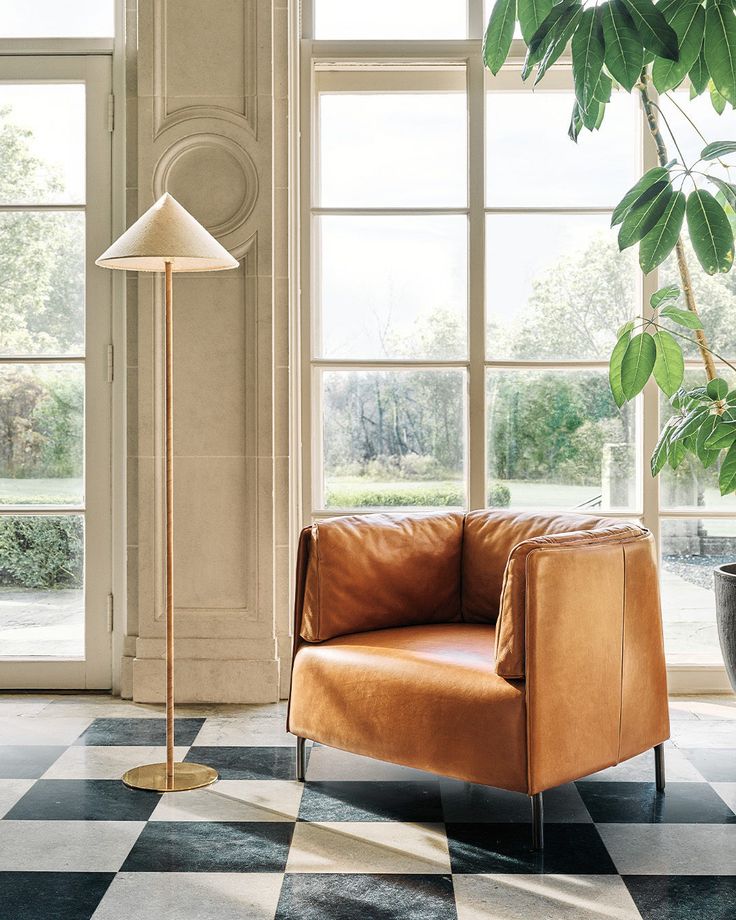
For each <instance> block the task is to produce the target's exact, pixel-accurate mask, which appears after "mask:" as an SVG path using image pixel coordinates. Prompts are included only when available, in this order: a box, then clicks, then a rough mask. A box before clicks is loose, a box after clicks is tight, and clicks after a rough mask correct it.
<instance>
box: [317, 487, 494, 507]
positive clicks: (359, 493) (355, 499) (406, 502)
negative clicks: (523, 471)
mask: <svg viewBox="0 0 736 920" xmlns="http://www.w3.org/2000/svg"><path fill="white" fill-rule="evenodd" d="M510 501H511V493H510V492H509V490H508V488H507V487H506V486H505V485H504V484H503V483H501V482H493V483H491V486H490V504H491V505H492V506H493V507H495V508H506V507H508V505H509V502H510ZM464 503H465V488H464V485H463V483H462V482H416V483H410V482H397V483H393V482H391V483H389V482H387V483H375V482H371V483H362V482H354V483H340V484H339V485H336V486H331V487H330V488H328V489H327V492H326V495H325V504H326V506H327V507H328V508H404V507H408V508H446V507H458V506H460V507H461V506H462V505H463V504H464Z"/></svg>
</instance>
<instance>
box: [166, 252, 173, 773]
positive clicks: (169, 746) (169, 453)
mask: <svg viewBox="0 0 736 920" xmlns="http://www.w3.org/2000/svg"><path fill="white" fill-rule="evenodd" d="M165 269H166V320H165V329H164V344H165V350H166V396H165V424H166V786H167V788H168V789H173V788H174V469H173V467H174V411H173V408H174V407H173V403H174V392H173V391H174V355H173V345H174V341H173V339H174V323H173V316H172V306H173V299H174V297H173V279H172V272H171V262H166V265H165Z"/></svg>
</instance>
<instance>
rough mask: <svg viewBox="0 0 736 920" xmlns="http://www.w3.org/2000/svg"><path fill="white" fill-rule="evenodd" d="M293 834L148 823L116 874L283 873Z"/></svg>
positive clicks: (277, 825)
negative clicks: (119, 871) (120, 872)
mask: <svg viewBox="0 0 736 920" xmlns="http://www.w3.org/2000/svg"><path fill="white" fill-rule="evenodd" d="M182 794H183V793H182ZM293 830H294V825H293V823H291V822H289V823H286V822H284V823H282V822H270V821H260V822H255V821H254V822H225V821H217V822H214V821H212V822H210V821H152V822H151V823H149V824H147V825H146V826H145V827H144V828H143V831H142V832H141V835H140V837H139V838H138V840H137V841H136V843H135V845H134V847H133V849H132V850H131V851H130V853H129V854H128V857H127V859H126V860H125V863H124V864H123V867H122V869H121V871H122V872H283V871H284V869H285V868H286V859H287V856H288V855H289V846H290V844H291V836H292V833H293Z"/></svg>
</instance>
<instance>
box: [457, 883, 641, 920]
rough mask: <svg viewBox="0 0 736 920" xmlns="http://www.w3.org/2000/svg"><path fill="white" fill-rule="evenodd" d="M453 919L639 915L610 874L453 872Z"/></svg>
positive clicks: (628, 919) (630, 919)
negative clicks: (455, 912)
mask: <svg viewBox="0 0 736 920" xmlns="http://www.w3.org/2000/svg"><path fill="white" fill-rule="evenodd" d="M452 881H453V885H454V888H455V901H456V904H457V916H458V920H531V918H539V920H542V918H543V920H597V918H600V920H641V915H640V914H639V911H638V910H637V909H636V905H635V904H634V901H633V899H632V897H631V895H630V894H629V892H628V889H627V888H626V885H625V884H624V883H623V880H622V879H621V878H619V877H618V876H614V875H454V876H453V879H452Z"/></svg>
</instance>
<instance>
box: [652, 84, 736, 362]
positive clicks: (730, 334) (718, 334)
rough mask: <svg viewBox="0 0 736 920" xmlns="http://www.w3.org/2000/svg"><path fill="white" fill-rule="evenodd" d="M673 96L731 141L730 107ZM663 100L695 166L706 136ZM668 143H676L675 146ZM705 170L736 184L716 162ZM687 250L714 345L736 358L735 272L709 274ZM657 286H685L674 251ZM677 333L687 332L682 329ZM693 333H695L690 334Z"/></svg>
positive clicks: (700, 124) (715, 135)
mask: <svg viewBox="0 0 736 920" xmlns="http://www.w3.org/2000/svg"><path fill="white" fill-rule="evenodd" d="M673 95H674V98H675V101H676V102H677V104H678V105H679V106H681V108H682V109H683V110H684V111H685V112H687V115H688V117H689V118H690V119H692V121H693V122H694V124H695V126H697V128H698V129H699V130H700V131H702V133H703V135H704V136H705V138H706V140H707V141H718V140H732V139H733V138H734V137H735V136H736V113H734V111H733V110H732V109H730V108H728V107H727V108H726V110H725V111H724V112H723V115H718V114H716V112H715V111H714V110H713V107H712V105H711V104H710V100H709V99H708V97H707V94H706V95H704V96H699V97H698V98H697V99H693V100H690V99H689V94H688V93H687V92H677V93H674V94H673ZM660 104H661V106H662V111H663V113H664V116H665V117H666V119H667V121H668V122H669V124H670V126H671V127H672V130H673V132H674V134H675V136H676V138H677V143H678V145H679V147H680V149H681V151H682V154H683V156H684V159H685V162H686V163H688V164H689V165H693V164H694V162H695V161H696V160H697V159H698V158H699V156H700V151H701V150H702V148H703V146H704V141H703V139H702V138H701V137H700V136H699V135H698V133H697V131H696V130H695V128H694V127H693V125H691V124H690V122H689V121H688V120H687V118H686V117H685V115H684V114H683V112H682V111H680V110H679V109H678V108H677V107H676V106H675V105H674V104H673V102H672V101H670V99H669V98H668V97H667V96H664V97H663V98H662V99H661V100H660ZM668 141H669V138H668ZM670 146H671V147H672V145H670ZM671 155H672V156H673V157H674V156H677V157H678V158H679V154H678V153H677V151H676V150H675V149H674V148H673V149H672V150H671ZM705 165H706V164H703V163H701V164H700V166H698V167H697V168H698V169H702V168H704V167H705ZM707 168H708V172H710V173H712V174H713V175H715V176H719V177H720V178H722V179H727V180H728V181H729V182H733V175H730V176H729V175H728V174H727V172H726V171H725V170H724V169H723V168H722V167H720V166H719V164H718V163H717V162H714V163H708V164H707ZM703 187H705V188H708V189H709V191H711V192H712V193H713V194H715V193H716V191H717V190H716V189H715V188H714V187H713V186H711V185H709V183H707V182H703ZM686 191H687V189H686ZM682 230H683V234H684V235H685V237H686V238H687V223H685V224H684V225H683V228H682ZM687 249H688V262H689V264H690V273H691V276H692V281H693V288H694V291H695V300H696V303H697V307H698V312H699V313H700V316H701V319H702V320H703V325H704V326H705V330H706V333H707V336H708V342H709V344H710V347H711V348H713V349H715V350H716V351H718V352H720V353H721V354H723V355H724V356H727V357H728V356H730V357H733V356H735V355H736V275H735V274H734V272H733V271H731V272H729V273H728V274H725V275H712V276H709V275H706V273H705V272H704V271H703V269H702V268H701V267H700V264H699V262H698V260H697V259H696V258H695V254H694V253H693V251H692V249H691V248H690V246H689V243H688V246H687ZM659 284H660V286H664V285H666V284H677V285H678V287H680V288H681V287H682V281H681V280H680V276H679V273H678V271H677V260H676V259H675V257H674V254H673V255H672V256H670V257H669V258H668V259H667V261H666V262H664V263H663V265H662V266H661V267H660V269H659ZM680 305H681V306H684V302H681V304H680ZM678 331H680V332H685V333H686V330H684V329H680V330H678ZM686 334H687V333H686ZM690 335H691V337H692V334H690ZM681 344H682V345H683V348H684V350H685V352H686V354H688V355H690V356H692V357H697V355H698V351H697V348H696V346H695V345H688V344H686V343H685V342H682V341H681Z"/></svg>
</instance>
